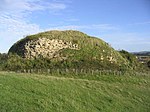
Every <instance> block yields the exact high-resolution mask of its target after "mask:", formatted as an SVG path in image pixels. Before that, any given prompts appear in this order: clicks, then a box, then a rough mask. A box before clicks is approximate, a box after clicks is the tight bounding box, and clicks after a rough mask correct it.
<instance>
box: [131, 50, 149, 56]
mask: <svg viewBox="0 0 150 112" xmlns="http://www.w3.org/2000/svg"><path fill="white" fill-rule="evenodd" d="M132 54H134V55H137V56H150V51H141V52H132Z"/></svg>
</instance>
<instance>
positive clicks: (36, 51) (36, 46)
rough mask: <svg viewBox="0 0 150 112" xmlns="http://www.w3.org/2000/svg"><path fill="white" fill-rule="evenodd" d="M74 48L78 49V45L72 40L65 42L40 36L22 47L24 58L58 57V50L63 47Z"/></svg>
mask: <svg viewBox="0 0 150 112" xmlns="http://www.w3.org/2000/svg"><path fill="white" fill-rule="evenodd" d="M66 48H68V49H74V50H78V49H79V48H78V45H77V44H73V43H71V42H65V41H63V40H59V39H51V40H50V39H47V38H39V39H36V40H30V41H28V42H26V43H25V45H24V47H23V48H22V54H23V57H24V58H27V59H32V58H39V57H43V58H49V59H50V58H53V57H56V55H55V54H57V52H58V51H60V50H61V49H66Z"/></svg>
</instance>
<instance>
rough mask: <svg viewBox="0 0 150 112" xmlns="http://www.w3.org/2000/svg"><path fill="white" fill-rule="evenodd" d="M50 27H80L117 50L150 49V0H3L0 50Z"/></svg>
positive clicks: (57, 28)
mask: <svg viewBox="0 0 150 112" xmlns="http://www.w3.org/2000/svg"><path fill="white" fill-rule="evenodd" d="M49 30H79V31H82V32H84V33H86V34H88V35H91V36H95V37H99V38H101V39H103V40H104V41H106V42H107V43H109V44H110V45H111V46H112V47H113V48H115V49H116V50H122V49H124V50H127V51H129V52H137V51H150V0H0V53H7V52H8V50H9V48H10V47H11V46H12V45H13V44H14V43H15V42H17V41H18V40H20V39H21V38H24V37H25V36H27V35H31V34H36V33H39V32H43V31H49Z"/></svg>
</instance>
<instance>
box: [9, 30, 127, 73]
mask: <svg viewBox="0 0 150 112" xmlns="http://www.w3.org/2000/svg"><path fill="white" fill-rule="evenodd" d="M41 41H42V43H41ZM48 42H49V43H48ZM47 44H48V45H47ZM37 46H38V47H37ZM59 46H60V47H59ZM36 49H37V50H36ZM9 54H17V55H19V57H17V59H20V61H19V62H20V63H19V64H22V65H23V66H26V65H27V64H28V65H27V66H30V68H37V65H41V62H43V60H44V63H45V66H44V67H43V66H41V68H80V69H82V68H83V69H85V68H86V69H89V68H91V69H117V70H119V69H121V68H129V61H128V60H127V59H125V58H123V57H122V56H121V54H120V53H119V52H117V51H115V50H114V49H113V48H112V47H111V46H110V45H109V44H108V43H106V42H104V41H103V40H101V39H99V38H96V37H92V36H88V35H87V34H84V33H82V32H79V31H73V30H67V31H48V32H42V33H39V34H35V35H30V36H27V37H25V38H23V39H21V40H19V41H18V42H17V43H15V44H14V45H13V46H12V47H11V48H10V50H9ZM20 57H21V58H20ZM26 57H27V58H26ZM13 58H14V57H13ZM12 60H13V59H12ZM12 60H11V59H10V61H12ZM23 60H24V61H23ZM41 60H42V61H41ZM27 61H28V62H27ZM19 64H17V63H16V65H17V66H18V67H19V66H20V65H19ZM16 65H15V61H14V66H16ZM21 67H22V66H20V68H21ZM39 68H40V67H39Z"/></svg>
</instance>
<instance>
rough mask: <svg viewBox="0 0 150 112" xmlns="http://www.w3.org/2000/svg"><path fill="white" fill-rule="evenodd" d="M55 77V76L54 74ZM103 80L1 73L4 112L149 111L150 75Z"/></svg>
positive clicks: (105, 77)
mask: <svg viewBox="0 0 150 112" xmlns="http://www.w3.org/2000/svg"><path fill="white" fill-rule="evenodd" d="M53 75H54V74H53ZM100 77H101V78H100V79H99V80H95V81H93V80H87V79H73V78H63V77H61V78H59V77H53V76H44V75H35V74H16V73H7V72H0V112H148V111H149V110H150V96H149V94H150V88H149V87H150V78H149V76H141V75H137V76H126V75H122V76H117V75H115V76H114V75H101V76H100Z"/></svg>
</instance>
